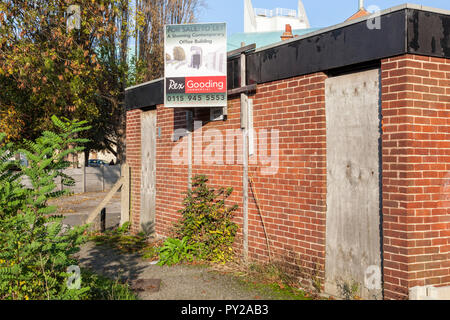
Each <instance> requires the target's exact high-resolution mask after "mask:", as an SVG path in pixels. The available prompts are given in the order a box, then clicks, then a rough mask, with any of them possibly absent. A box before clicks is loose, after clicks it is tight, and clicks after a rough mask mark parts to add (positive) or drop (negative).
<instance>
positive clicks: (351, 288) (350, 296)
mask: <svg viewBox="0 0 450 320" xmlns="http://www.w3.org/2000/svg"><path fill="white" fill-rule="evenodd" d="M336 286H337V288H338V290H339V293H340V295H341V297H342V298H343V299H344V300H360V297H359V296H358V292H359V283H358V282H356V281H355V280H352V281H346V280H343V279H339V280H337V281H336Z"/></svg>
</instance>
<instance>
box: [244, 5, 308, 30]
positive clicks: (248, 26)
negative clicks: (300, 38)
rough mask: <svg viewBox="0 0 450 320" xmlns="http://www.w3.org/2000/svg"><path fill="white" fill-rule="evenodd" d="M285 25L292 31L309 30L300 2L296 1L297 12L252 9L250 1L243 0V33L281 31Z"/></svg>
mask: <svg viewBox="0 0 450 320" xmlns="http://www.w3.org/2000/svg"><path fill="white" fill-rule="evenodd" d="M287 24H290V25H291V27H292V29H308V28H310V25H309V20H308V16H307V15H306V11H305V7H304V6H303V2H302V1H301V0H298V10H294V9H285V8H275V9H261V8H253V5H252V1H251V0H244V32H269V31H282V30H284V29H285V27H286V25H287Z"/></svg>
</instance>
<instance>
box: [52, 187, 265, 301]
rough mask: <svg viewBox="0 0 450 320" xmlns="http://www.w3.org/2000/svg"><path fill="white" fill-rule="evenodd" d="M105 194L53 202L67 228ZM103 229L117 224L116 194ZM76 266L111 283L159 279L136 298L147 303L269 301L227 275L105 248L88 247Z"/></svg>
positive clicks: (81, 217) (117, 203)
mask: <svg viewBox="0 0 450 320" xmlns="http://www.w3.org/2000/svg"><path fill="white" fill-rule="evenodd" d="M106 194H107V193H106V192H93V193H85V194H78V195H73V196H70V197H64V198H61V199H58V200H57V201H53V203H52V204H55V205H57V206H58V212H59V213H60V214H64V215H65V216H66V218H65V220H64V223H65V224H68V225H70V226H74V225H80V224H82V222H84V221H85V220H86V218H87V216H88V215H89V213H91V212H92V211H93V210H94V209H95V207H96V206H97V205H98V204H99V203H100V202H101V200H102V199H103V198H104V197H105V196H106ZM106 213H107V214H106V227H107V228H110V227H113V226H116V225H118V224H119V221H120V193H117V194H116V195H115V196H114V197H113V200H112V201H111V202H110V204H109V205H108V206H107V208H106ZM77 258H78V260H79V262H80V265H81V266H83V267H85V268H89V269H91V270H92V271H95V272H97V273H100V274H103V275H105V276H108V277H110V278H112V279H118V278H120V279H123V280H127V281H129V282H130V283H131V282H132V281H133V280H138V279H161V286H160V290H159V291H158V292H153V293H152V292H141V293H139V298H141V299H149V300H254V299H270V298H271V296H270V293H266V292H262V291H261V290H255V289H250V288H248V287H246V286H244V285H242V284H241V283H239V282H238V281H237V280H236V279H235V278H233V277H232V276H229V275H222V274H218V273H217V272H212V271H211V270H209V269H208V268H205V267H194V266H185V265H181V266H172V267H167V266H164V267H160V266H157V265H154V264H151V263H150V262H147V261H144V260H143V259H141V258H140V257H139V256H138V255H136V254H122V253H120V254H119V253H117V252H116V251H114V250H113V249H111V248H109V247H105V246H96V245H95V244H93V243H92V242H91V243H88V244H86V245H85V246H83V247H82V249H81V251H80V252H79V253H78V254H77Z"/></svg>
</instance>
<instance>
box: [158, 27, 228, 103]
mask: <svg viewBox="0 0 450 320" xmlns="http://www.w3.org/2000/svg"><path fill="white" fill-rule="evenodd" d="M226 35H227V30H226V24H225V23H207V24H205V23H203V24H185V25H179V24H178V25H166V26H165V37H164V38H165V43H164V44H165V45H164V48H165V55H164V65H165V68H164V77H165V79H164V104H165V106H166V107H172V108H174V107H182V108H191V107H225V106H226V105H227V37H226Z"/></svg>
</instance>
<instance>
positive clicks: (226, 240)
mask: <svg viewBox="0 0 450 320" xmlns="http://www.w3.org/2000/svg"><path fill="white" fill-rule="evenodd" d="M207 182H208V179H207V178H206V177H205V176H204V175H197V176H195V177H194V178H193V181H192V189H191V190H188V192H187V195H186V198H185V199H184V201H183V204H184V209H182V210H180V211H179V212H180V213H181V215H182V218H181V220H180V221H179V222H178V223H177V224H176V225H175V234H176V235H177V238H184V237H186V238H187V239H188V242H189V243H190V244H195V245H196V246H197V251H196V254H197V256H198V258H199V259H202V260H207V261H212V262H226V261H229V260H231V258H232V256H233V249H232V246H233V242H234V238H235V236H236V232H237V228H238V226H237V225H236V223H234V222H233V221H232V219H233V217H234V212H235V211H236V210H237V208H238V206H237V205H234V206H231V207H229V206H226V204H225V201H226V199H228V197H229V196H230V195H231V193H232V192H233V188H227V189H225V188H219V189H218V190H215V189H213V188H210V187H208V186H207V184H206V183H207Z"/></svg>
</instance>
